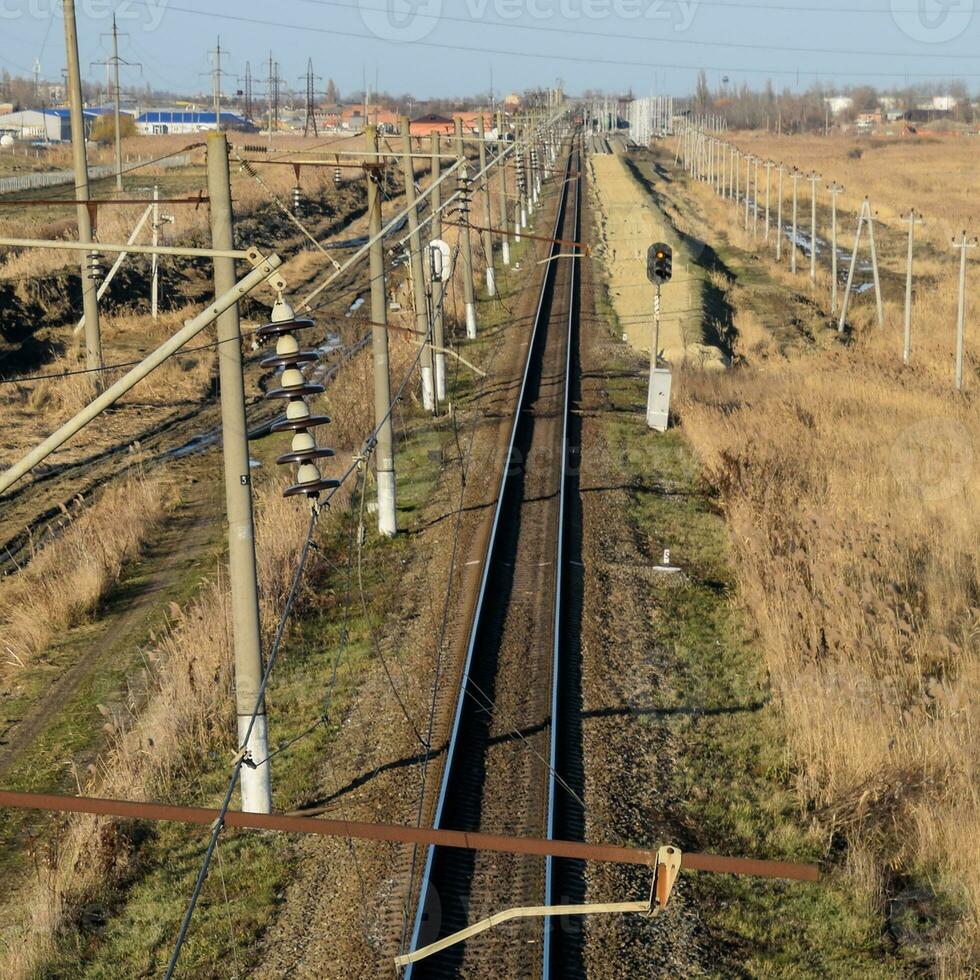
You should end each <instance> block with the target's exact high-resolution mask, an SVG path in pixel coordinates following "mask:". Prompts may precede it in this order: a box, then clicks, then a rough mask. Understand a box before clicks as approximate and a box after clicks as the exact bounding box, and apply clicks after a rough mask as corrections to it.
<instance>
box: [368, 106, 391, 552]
mask: <svg viewBox="0 0 980 980" xmlns="http://www.w3.org/2000/svg"><path fill="white" fill-rule="evenodd" d="M365 135H366V137H367V152H368V161H369V162H368V164H367V166H366V168H365V173H366V176H367V201H368V234H369V236H370V238H371V250H370V265H369V267H370V275H371V323H372V326H371V350H372V354H373V361H374V418H375V424H376V425H377V426H379V428H378V435H377V440H378V444H377V449H376V452H375V475H376V477H377V483H378V530H379V531H380V533H381V534H382V535H384V536H385V537H388V538H391V537H394V536H395V534H397V533H398V523H397V519H396V516H395V445H394V433H393V430H392V424H391V413H390V412H389V410H388V409H389V406H390V405H391V375H390V373H389V368H388V302H387V296H386V293H385V259H384V242H383V240H382V238H381V189H380V187H379V186H378V180H379V169H378V168H379V167H380V162H379V161H380V156H379V155H378V127H377V126H374V125H370V126H367V127H366V129H365ZM372 156H373V158H374V159H373V161H372V160H371V157H372Z"/></svg>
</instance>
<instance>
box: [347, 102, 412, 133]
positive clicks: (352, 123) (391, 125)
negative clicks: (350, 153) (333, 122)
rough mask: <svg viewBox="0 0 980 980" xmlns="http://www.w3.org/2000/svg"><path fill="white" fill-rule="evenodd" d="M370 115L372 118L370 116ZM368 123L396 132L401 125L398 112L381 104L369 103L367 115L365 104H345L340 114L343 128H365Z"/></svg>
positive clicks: (355, 129) (385, 130)
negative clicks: (384, 107)
mask: <svg viewBox="0 0 980 980" xmlns="http://www.w3.org/2000/svg"><path fill="white" fill-rule="evenodd" d="M368 117H370V118H368ZM368 123H371V124H372V125H374V126H377V127H378V129H380V130H382V131H384V132H389V133H394V132H396V131H397V129H398V126H399V119H398V113H397V112H392V111H391V110H390V109H382V108H381V107H380V106H376V105H369V106H368V107H367V115H365V109H364V106H363V105H345V106H344V108H343V109H342V110H341V114H340V127H341V129H349V130H351V131H352V132H356V131H358V130H361V129H364V127H365V126H366V125H368Z"/></svg>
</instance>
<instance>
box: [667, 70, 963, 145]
mask: <svg viewBox="0 0 980 980" xmlns="http://www.w3.org/2000/svg"><path fill="white" fill-rule="evenodd" d="M937 95H939V96H951V97H952V99H955V100H956V106H955V108H952V109H950V110H949V112H948V115H949V117H950V118H952V119H955V120H957V121H959V122H965V123H970V122H974V121H975V119H976V111H975V108H974V106H973V101H972V99H971V95H970V91H969V89H968V88H967V86H966V85H965V84H964V83H963V82H958V81H954V82H951V83H947V84H929V85H914V86H910V87H904V88H891V89H876V88H874V87H872V86H870V85H857V86H851V87H839V86H832V85H820V84H814V85H812V86H810V88H808V89H807V90H806V91H803V92H794V91H792V90H791V89H790V88H784V89H783V90H782V91H781V92H777V91H776V89H775V87H774V86H773V83H772V81H771V80H769V81H767V82H766V84H765V86H764V87H763V88H762V89H761V90H757V89H752V88H749V86H748V85H747V84H745V83H743V84H742V85H740V86H734V85H731V84H729V83H728V81H727V79H725V80H723V81H721V82H719V83H718V85H717V86H716V87H715V88H714V89H713V90H712V88H711V86H710V85H709V83H708V78H707V74H706V73H705V72H703V71H702V72H700V73H699V75H698V78H697V81H696V83H695V88H694V94H693V96H692V97H691V98H690V100H689V105H688V107H689V108H690V110H691V111H692V112H694V113H697V114H699V115H706V114H709V113H713V114H714V115H717V116H720V117H721V118H722V119H724V120H726V121H727V123H728V125H729V126H730V127H732V128H735V129H770V130H776V129H781V130H782V131H783V132H804V131H816V130H821V129H823V128H824V127H825V126H826V124H827V121H828V111H829V110H828V104H827V102H826V100H827V99H828V98H831V97H834V96H846V97H848V98H850V99H851V100H852V104H851V106H850V107H849V108H848V109H846V110H844V111H843V112H842V113H841V114H840V115H838V116H836V117H833V116H832V117H831V119H830V121H831V122H832V123H834V122H840V121H841V120H844V121H852V120H853V119H855V118H856V117H857V116H858V115H860V114H861V113H867V112H874V111H875V110H876V109H878V108H879V107H881V106H882V105H883V100H884V102H885V103H886V104H887V105H889V106H891V107H893V108H895V109H896V110H898V111H900V112H903V113H906V112H911V111H915V110H916V108H917V107H918V106H920V105H922V104H924V103H930V102H931V101H932V99H933V97H934V96H937ZM681 108H683V104H682V105H681Z"/></svg>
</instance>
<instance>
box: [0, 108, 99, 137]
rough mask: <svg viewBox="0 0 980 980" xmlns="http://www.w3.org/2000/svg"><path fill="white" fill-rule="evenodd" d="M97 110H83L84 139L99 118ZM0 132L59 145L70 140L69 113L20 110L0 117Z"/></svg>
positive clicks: (67, 111)
mask: <svg viewBox="0 0 980 980" xmlns="http://www.w3.org/2000/svg"><path fill="white" fill-rule="evenodd" d="M99 115H100V112H99V110H97V109H85V110H83V112H82V118H83V119H84V121H85V137H86V139H87V138H88V136H89V134H90V133H91V132H92V126H93V125H94V124H95V120H96V119H97V118H98V117H99ZM0 130H2V131H3V132H5V133H11V134H12V135H13V136H14V137H16V138H17V139H21V140H46V141H48V142H51V143H61V142H64V141H67V140H70V139H71V111H70V110H68V109H22V110H21V111H20V112H8V113H6V114H4V115H0Z"/></svg>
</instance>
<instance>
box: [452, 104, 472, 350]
mask: <svg viewBox="0 0 980 980" xmlns="http://www.w3.org/2000/svg"><path fill="white" fill-rule="evenodd" d="M456 159H457V160H459V161H460V162H461V163H462V166H461V167H460V168H459V187H460V191H462V193H463V196H464V197H465V198H467V199H468V197H469V179H470V178H469V172H468V170H467V168H466V163H465V160H466V147H465V145H464V143H463V120H462V119H461V118H460V117H459V116H457V117H456ZM464 207H465V212H464V213H463V215H462V218H463V221H462V228H461V229H460V233H461V236H462V253H463V304H464V306H465V308H466V336H467V337H468V338H469V339H470V340H473V339H474V338H475V337H476V295H475V292H474V290H473V244H472V242H471V241H470V215H469V208H468V200H467V202H466V204H465V205H464Z"/></svg>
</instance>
